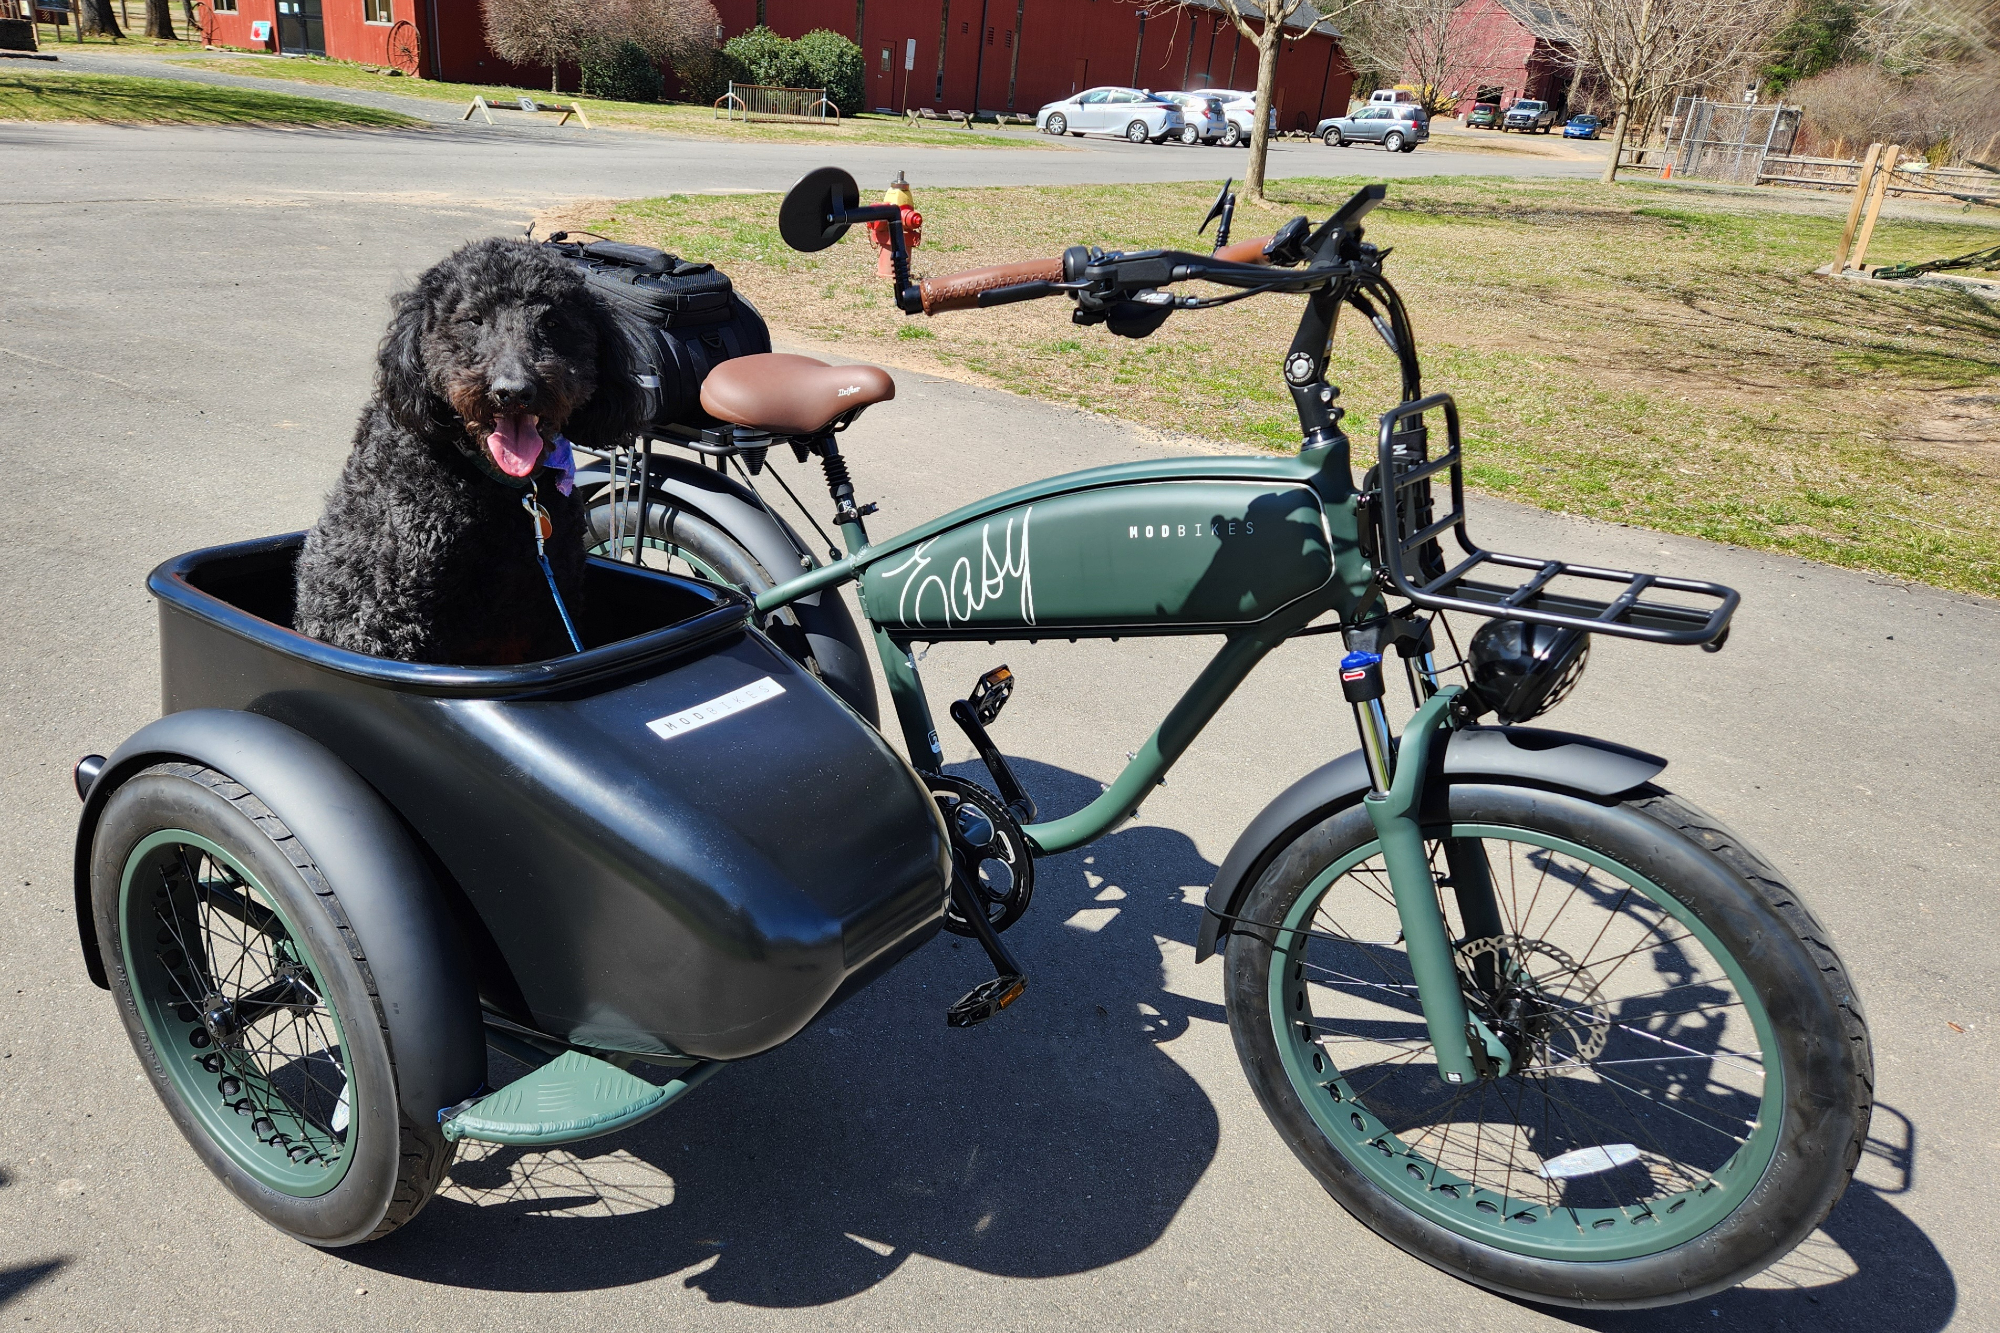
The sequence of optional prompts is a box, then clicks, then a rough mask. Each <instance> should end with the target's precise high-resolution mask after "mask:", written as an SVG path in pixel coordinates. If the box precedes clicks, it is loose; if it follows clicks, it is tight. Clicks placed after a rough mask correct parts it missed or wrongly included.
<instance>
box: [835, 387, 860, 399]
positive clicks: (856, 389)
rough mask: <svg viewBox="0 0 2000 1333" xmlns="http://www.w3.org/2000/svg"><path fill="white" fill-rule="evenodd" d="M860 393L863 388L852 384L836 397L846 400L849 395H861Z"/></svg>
mask: <svg viewBox="0 0 2000 1333" xmlns="http://www.w3.org/2000/svg"><path fill="white" fill-rule="evenodd" d="M860 392H861V386H860V385H859V384H850V385H848V386H847V387H846V388H845V389H842V390H841V391H840V392H839V393H836V394H835V395H834V397H835V398H845V397H847V395H849V394H851V393H860Z"/></svg>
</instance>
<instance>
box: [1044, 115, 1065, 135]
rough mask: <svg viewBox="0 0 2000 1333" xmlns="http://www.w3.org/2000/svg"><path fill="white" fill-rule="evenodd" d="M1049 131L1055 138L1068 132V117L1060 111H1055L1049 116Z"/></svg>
mask: <svg viewBox="0 0 2000 1333" xmlns="http://www.w3.org/2000/svg"><path fill="white" fill-rule="evenodd" d="M1049 133H1050V134H1053V135H1055V136H1056V137H1057V138H1061V137H1062V136H1063V135H1065V134H1067V133H1069V119H1068V117H1066V116H1064V115H1063V114H1062V112H1060V111H1058V112H1056V114H1054V115H1053V116H1050V117H1049Z"/></svg>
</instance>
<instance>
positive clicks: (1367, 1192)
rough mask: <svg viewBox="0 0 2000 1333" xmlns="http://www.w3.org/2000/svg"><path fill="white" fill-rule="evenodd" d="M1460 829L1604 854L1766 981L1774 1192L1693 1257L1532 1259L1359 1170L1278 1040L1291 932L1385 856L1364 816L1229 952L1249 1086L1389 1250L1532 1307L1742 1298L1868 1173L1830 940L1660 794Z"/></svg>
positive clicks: (1283, 855) (1760, 863)
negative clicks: (1776, 1075) (1321, 889)
mask: <svg viewBox="0 0 2000 1333" xmlns="http://www.w3.org/2000/svg"><path fill="white" fill-rule="evenodd" d="M1446 800H1447V804H1448V806H1449V811H1450V815H1449V817H1450V819H1451V821H1452V822H1454V823H1471V824H1483V825H1488V826H1499V827H1516V828H1520V829H1522V830H1524V831H1528V832H1533V831H1540V832H1541V833H1543V834H1545V835H1552V836H1556V837H1560V838H1564V839H1567V840H1569V841H1571V842H1573V843H1576V844H1578V845H1580V846H1585V847H1589V848H1591V849H1592V850H1594V851H1596V852H1597V853H1598V854H1600V855H1603V856H1606V857H1608V858H1610V859H1611V860H1612V861H1613V862H1614V863H1616V864H1619V865H1624V866H1627V867H1628V868H1629V869H1630V870H1632V871H1636V872H1638V873H1640V874H1643V875H1645V876H1646V877H1647V878H1649V879H1651V880H1652V882H1654V883H1656V884H1658V885H1659V886H1660V887H1661V888H1662V889H1664V890H1665V891H1666V892H1668V893H1670V894H1672V895H1673V897H1674V898H1675V899H1676V900H1678V901H1679V902H1680V903H1681V904H1683V905H1684V906H1685V907H1687V908H1689V909H1691V910H1693V911H1694V912H1695V914H1696V915H1697V917H1698V918H1700V919H1701V920H1702V921H1703V922H1704V923H1705V924H1706V925H1707V926H1708V928H1709V929H1710V930H1712V931H1714V932H1715V934H1716V935H1717V937H1718V938H1719V939H1721V940H1722V941H1723V942H1724V944H1725V947H1727V948H1728V949H1729V951H1730V953H1731V954H1732V955H1733V956H1734V957H1735V959H1736V962H1737V964H1738V966H1740V967H1742V968H1743V970H1744V972H1745V974H1746V975H1747V976H1748V977H1749V978H1750V980H1751V982H1752V984H1753V989H1754V990H1755V991H1756V993H1757V995H1758V997H1759V999H1760V1001H1761V1002H1762V1003H1763V1005H1764V1007H1765V1008H1766V1010H1767V1011H1768V1012H1769V1013H1770V1014H1771V1022H1772V1024H1773V1026H1774V1028H1775V1029H1776V1030H1777V1041H1776V1047H1777V1049H1776V1050H1773V1051H1766V1052H1765V1053H1764V1055H1765V1059H1766V1060H1767V1061H1773V1060H1775V1061H1776V1062H1777V1064H1778V1067H1779V1068H1780V1069H1781V1070H1782V1071H1783V1075H1784V1078H1785V1083H1784V1111H1783V1125H1782V1128H1781V1132H1780V1135H1779V1138H1778V1141H1777V1145H1776V1150H1775V1152H1774V1154H1773V1156H1772V1158H1771V1160H1770V1162H1769V1164H1768V1165H1767V1166H1766V1168H1765V1169H1764V1172H1763V1174H1762V1176H1761V1177H1760V1178H1759V1180H1758V1182H1757V1184H1756V1185H1755V1186H1754V1187H1753V1188H1752V1189H1751V1190H1750V1191H1749V1193H1748V1194H1747V1195H1746V1196H1745V1197H1744V1199H1743V1202H1742V1203H1740V1204H1739V1205H1738V1206H1737V1207H1736V1208H1735V1209H1734V1210H1733V1211H1732V1212H1730V1213H1729V1214H1727V1215H1726V1216H1724V1217H1722V1218H1720V1219H1719V1220H1718V1221H1717V1222H1716V1223H1715V1224H1714V1225H1713V1226H1711V1227H1709V1228H1708V1229H1707V1230H1705V1231H1704V1232H1702V1233H1701V1234H1700V1235H1697V1236H1695V1237H1693V1238H1692V1239H1689V1240H1686V1241H1684V1242H1682V1243H1680V1244H1678V1245H1673V1246H1671V1247H1670V1248H1665V1249H1662V1250H1658V1251H1655V1252H1652V1253H1648V1254H1641V1255H1638V1256H1636V1257H1633V1258H1627V1259H1606V1260H1596V1261H1571V1260H1555V1259H1544V1258H1537V1257H1531V1256H1528V1255H1523V1254H1517V1253H1514V1252H1511V1251H1508V1250H1505V1249H1502V1248H1499V1247H1498V1246H1495V1245H1492V1244H1489V1243H1487V1242H1485V1241H1481V1240H1475V1239H1473V1238H1471V1237H1469V1236H1467V1235H1463V1234H1460V1233H1459V1232H1456V1231H1453V1230H1450V1229H1448V1228H1446V1227H1443V1226H1441V1225H1439V1224H1437V1223H1434V1222H1432V1221H1430V1220H1428V1219H1426V1218H1423V1217H1421V1216H1419V1215H1418V1214H1416V1213H1415V1212H1412V1211H1411V1210H1409V1209H1408V1208H1407V1207H1406V1206H1405V1205H1404V1204H1403V1203H1401V1202H1400V1201H1398V1200H1397V1199H1396V1198H1394V1197H1393V1196H1392V1195H1390V1194H1389V1193H1387V1192H1385V1191H1383V1190H1381V1189H1380V1188H1378V1187H1377V1186H1376V1185H1375V1184H1373V1183H1372V1182H1371V1181H1370V1180H1369V1179H1368V1178H1367V1177H1366V1176H1365V1175H1363V1174H1362V1173H1361V1172H1360V1171H1359V1170H1358V1169H1357V1168H1355V1167H1354V1166H1353V1165H1351V1164H1350V1163H1348V1162H1347V1160H1346V1159H1345V1157H1343V1156H1342V1154H1341V1152H1340V1150H1339V1148H1338V1147H1336V1146H1334V1145H1333V1144H1332V1143H1331V1142H1329V1140H1328V1139H1327V1137H1326V1135H1325V1134H1324V1133H1323V1132H1322V1131H1321V1130H1320V1129H1319V1127H1318V1126H1317V1124H1316V1123H1315V1122H1314V1121H1313V1119H1312V1116H1311V1113H1310V1111H1309V1110H1308V1109H1307V1107H1306V1105H1305V1103H1304V1102H1303V1101H1302V1100H1301V1098H1300V1095H1299V1093H1298V1092H1297V1090H1296V1089H1295V1088H1294V1087H1293V1084H1292V1082H1291V1080H1290V1077H1289V1076H1288V1074H1287V1072H1286V1070H1285V1068H1284V1066H1283V1059H1282V1057H1281V1055H1280V1053H1279V1049H1278V1046H1277V1044H1276V1042H1277V1038H1276V1037H1275V1036H1274V1035H1273V1032H1272V1021H1271V1014H1270V1010H1269V1000H1268V996H1269V986H1268V983H1269V976H1270V967H1271V965H1272V960H1273V958H1274V956H1275V955H1274V944H1275V940H1276V932H1275V931H1272V930H1270V929H1268V928H1267V927H1265V926H1259V925H1251V924H1248V923H1275V922H1278V921H1282V920H1285V919H1286V914H1287V913H1288V912H1289V911H1290V910H1291V909H1292V907H1293V905H1294V904H1295V903H1296V902H1297V900H1298V899H1299V897H1300V896H1301V895H1302V894H1303V892H1304V891H1305V890H1306V889H1307V888H1308V887H1309V886H1310V884H1311V883H1312V882H1313V880H1314V877H1315V876H1316V875H1318V874H1319V873H1320V872H1321V871H1322V870H1323V869H1324V868H1325V867H1327V866H1329V865H1332V864H1333V863H1334V862H1335V861H1336V860H1337V859H1339V858H1340V857H1342V856H1345V855H1347V854H1349V853H1351V852H1352V851H1354V850H1356V849H1358V848H1360V847H1362V846H1364V845H1366V844H1367V843H1369V842H1371V841H1373V839H1374V832H1373V828H1372V826H1371V825H1370V824H1369V822H1368V818H1367V815H1366V813H1365V812H1364V811H1363V810H1361V808H1360V807H1359V806H1357V805H1348V806H1345V807H1343V808H1340V809H1336V810H1330V811H1328V812H1327V813H1326V814H1325V815H1324V816H1323V817H1322V818H1321V819H1319V820H1318V821H1317V822H1315V823H1314V824H1312V825H1309V826H1307V827H1306V828H1305V829H1304V830H1302V831H1301V832H1298V833H1296V834H1294V835H1292V836H1290V837H1288V838H1285V839H1283V840H1282V841H1281V842H1280V843H1274V844H1273V845H1272V847H1271V848H1269V849H1267V851H1266V852H1265V854H1264V855H1263V856H1262V857H1260V859H1259V862H1258V863H1257V864H1259V865H1261V866H1262V867H1263V869H1262V870H1261V871H1259V872H1258V877H1257V879H1256V880H1255V882H1254V885H1253V887H1252V889H1251V890H1250V892H1249V894H1248V895H1247V896H1246V897H1245V899H1244V900H1243V902H1242V903H1241V904H1240V906H1239V907H1238V909H1237V912H1238V915H1239V918H1240V920H1239V924H1238V925H1237V926H1236V927H1235V928H1234V930H1233V931H1232V933H1231V934H1230V935H1229V937H1228V938H1227V941H1226V945H1225V985H1224V991H1225V996H1226V999H1227V1001H1228V1009H1229V1021H1230V1029H1231V1032H1232V1034H1233V1035H1234V1037H1235V1041H1236V1049H1237V1054H1238V1056H1239V1057H1240V1059H1241V1061H1242V1063H1243V1068H1244V1072H1245V1074H1246V1075H1247V1076H1248V1078H1249V1080H1250V1083H1251V1085H1252V1087H1253V1088H1254V1089H1255V1090H1256V1092H1257V1096H1258V1100H1259V1101H1260V1102H1261V1103H1262V1104H1263V1107H1264V1110H1265V1113H1266V1114H1267V1115H1268V1116H1269V1117H1270V1119H1271V1122H1272V1125H1273V1126H1274V1127H1275V1128H1276V1129H1277V1130H1278V1132H1279V1135H1280V1137H1281V1138H1283V1139H1284V1141H1285V1143H1286V1145H1287V1146H1288V1147H1290V1148H1291V1149H1292V1151H1293V1152H1294V1153H1295V1154H1297V1156H1298V1158H1299V1160H1300V1161H1301V1162H1302V1163H1303V1164H1304V1165H1305V1166H1306V1168H1307V1169H1308V1170H1310V1171H1311V1172H1312V1173H1313V1175H1314V1176H1315V1177H1317V1178H1318V1179H1319V1181H1320V1183H1321V1184H1322V1185H1323V1186H1324V1187H1325V1188H1326V1190H1327V1192H1328V1193H1329V1194H1331V1195H1333V1197H1334V1198H1335V1200H1336V1201H1338V1202H1339V1203H1340V1204H1341V1205H1342V1206H1343V1207H1344V1208H1346V1209H1347V1210H1348V1211H1349V1212H1351V1213H1353V1214H1354V1215H1355V1217H1357V1218H1358V1219H1359V1220H1360V1221H1362V1222H1363V1223H1365V1224H1366V1225H1367V1226H1369V1227H1370V1228H1371V1229H1373V1230H1374V1231H1376V1232H1377V1233H1378V1234H1380V1235H1381V1236H1383V1237H1384V1238H1386V1239H1388V1240H1389V1241H1391V1242H1393V1243H1394V1244H1396V1245H1397V1246H1399V1247H1400V1248H1402V1249H1404V1250H1406V1251H1408V1252H1409V1253H1411V1254H1413V1255H1415V1256H1416V1257H1417V1258H1420V1259H1422V1260H1424V1261H1425V1262H1427V1263H1429V1264H1431V1265H1433V1266H1435V1267H1437V1268H1440V1269H1443V1270H1444V1271H1446V1272H1448V1273H1451V1274H1453V1275H1454V1276H1457V1277H1460V1278H1462V1279H1465V1280H1467V1281H1470V1282H1474V1283H1477V1284H1478V1285H1480V1286H1484V1287H1487V1288H1489V1289H1492V1290H1495V1291H1499V1292H1502V1293H1505V1294H1507V1295H1510V1296H1514V1297H1518V1298H1522V1299H1525V1300H1530V1301H1538V1302H1545V1303H1549V1304H1555V1305H1566V1306H1576V1307H1591V1308H1625V1309H1636V1308H1643V1307H1648V1306H1658V1305H1669V1304H1674V1303H1676V1302H1680V1301H1686V1300H1693V1299H1696V1298H1699V1297H1702V1296H1707V1295H1710V1294H1713V1293H1715V1292H1717V1291H1721V1290H1724V1289H1726V1288H1728V1287H1731V1286H1734V1285H1736V1284H1737V1283H1739V1282H1742V1281H1743V1280H1745V1279H1746V1278H1748V1277H1750V1276H1752V1275H1754V1274H1755V1273H1756V1272H1758V1271H1759V1270H1761V1269H1762V1268H1764V1267H1766V1266H1767V1265H1769V1264H1771V1263H1773V1262H1775V1261H1776V1260H1777V1259H1779V1258H1780V1257H1782V1256H1783V1255H1784V1254H1786V1253H1788V1252H1789V1251H1790V1250H1791V1249H1792V1248H1793V1247H1794V1246H1796V1245H1797V1244H1798V1243H1799V1242H1800V1241H1802V1240H1804V1239H1805V1238H1806V1237H1807V1236H1809V1235H1810V1234H1811V1233H1812V1232H1813V1231H1814V1230H1815V1229H1816V1228H1817V1227H1818V1226H1819V1225H1820V1224H1821V1223H1822V1222H1823V1221H1825V1219H1826V1216H1827V1214H1828V1213H1829V1212H1831V1211H1832V1209H1833V1206H1834V1204H1835V1203H1836V1202H1838V1201H1839V1198H1840V1196H1841V1194H1842V1192H1843V1191H1844V1190H1845V1189H1846V1188H1847V1184H1848V1181H1849V1180H1850V1178H1851V1177H1852V1176H1853V1174H1854V1168H1855V1165H1856V1163H1857V1162H1858V1161H1859V1160H1860V1156H1861V1150H1862V1145H1863V1143H1864V1142H1865V1141H1866V1139H1867V1137H1868V1122H1869V1116H1870V1113H1871V1111H1872V1109H1873V1103H1874V1066H1873V1054H1872V1051H1871V1049H1870V1045H1869V1037H1868V1027H1867V1023H1866V1020H1865V1018H1864V1016H1863V1014H1862V1009H1861V1004H1860V1001H1859V1000H1858V999H1857V998H1856V995H1855V991H1854V987H1853V984H1852V982H1851V981H1850V980H1849V978H1848V974H1847V969H1846V967H1845V965H1844V964H1843V963H1842V962H1841V959H1840V956H1839V954H1838V953H1837V952H1835V950H1834V947H1833V944H1832V942H1831V940H1830V939H1829V937H1828V933H1827V931H1826V929H1825V927H1824V926H1823V925H1822V924H1821V923H1820V921H1819V920H1818V918H1816V917H1815V916H1814V915H1813V913H1812V912H1811V911H1810V910H1809V909H1808V908H1807V907H1806V905H1805V904H1804V903H1803V902H1802V901H1801V900H1800V898H1799V895H1798V894H1797V893H1796V892H1795V891H1794V890H1793V888H1792V886H1791V885H1790V884H1789V883H1787V882H1786V880H1785V878H1784V876H1783V875H1781V874H1780V873H1779V872H1778V871H1777V870H1776V869H1775V868H1774V867H1773V866H1772V865H1771V864H1770V863H1769V862H1768V861H1766V860H1765V859H1764V858H1763V857H1762V856H1760V855H1758V854H1757V853H1756V852H1755V851H1753V850H1752V849H1751V848H1750V847H1749V846H1748V845H1747V844H1746V843H1745V842H1744V841H1743V840H1742V839H1741V838H1740V837H1738V836H1737V835H1736V834H1735V833H1733V832H1731V831H1730V830H1729V829H1728V828H1726V827H1725V826H1724V825H1723V824H1721V823H1720V822H1719V821H1717V820H1716V819H1715V818H1713V817H1712V816H1710V815H1708V814H1707V813H1705V812H1703V811H1701V810H1699V809H1697V808H1695V807H1694V806H1693V805H1691V804H1689V803H1687V802H1685V801H1683V800H1681V799H1680V798H1678V797H1676V796H1674V795H1673V794H1671V793H1669V792H1667V791H1664V790H1662V789H1660V788H1657V787H1650V786H1649V787H1645V788H1641V789H1639V790H1637V791H1635V792H1633V793H1630V794H1628V795H1627V796H1626V797H1625V798H1624V799H1623V800H1612V801H1592V800H1590V799H1587V798H1583V797H1578V796H1572V795H1568V794H1564V793H1558V792H1551V791H1546V790H1541V789H1534V788H1528V787H1524V786H1515V785H1511V784H1506V783H1492V782H1486V783H1481V782H1476V781H1467V782H1462V783H1455V784H1453V785H1452V786H1451V787H1450V789H1449V791H1448V795H1447V797H1446Z"/></svg>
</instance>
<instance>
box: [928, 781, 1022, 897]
mask: <svg viewBox="0 0 2000 1333" xmlns="http://www.w3.org/2000/svg"><path fill="white" fill-rule="evenodd" d="M924 781H925V783H926V784H927V785H928V786H929V787H930V789H931V795H932V796H933V797H934V798H935V799H936V801H937V803H938V809H939V810H941V811H943V813H944V824H945V828H946V830H947V831H948V832H949V833H950V835H951V865H952V873H953V874H954V875H955V876H960V877H964V878H965V879H966V880H967V882H968V883H969V884H970V885H971V888H972V896H973V897H974V898H975V899H977V900H978V901H979V902H982V903H984V904H985V905H986V920H987V923H988V924H989V925H991V926H992V927H993V929H995V930H1005V929H1007V927H1009V926H1011V925H1013V924H1014V923H1015V922H1016V921H1019V920H1020V919H1021V914H1022V913H1024V912H1026V911H1027V910H1028V900H1029V898H1031V897H1033V896H1034V892H1035V858H1034V854H1033V853H1032V852H1031V851H1030V850H1029V848H1028V835H1027V834H1025V833H1023V832H1022V831H1021V825H1020V822H1019V821H1018V820H1016V819H1015V818H1014V816H1013V815H1011V814H1009V813H1008V811H1007V807H1006V806H1005V805H1002V804H1001V802H1000V798H999V797H997V796H995V795H994V794H993V793H992V792H990V791H988V790H986V788H984V787H982V786H980V785H979V784H978V783H976V782H971V781H968V780H967V779H965V778H955V777H952V776H950V775H949V774H945V773H927V774H925V775H924ZM982 821H983V822H982ZM987 828H990V829H991V830H992V834H991V836H990V837H988V838H987V839H986V841H985V842H984V843H983V844H981V843H979V842H976V841H975V839H976V838H978V837H979V836H981V835H982V834H983V832H984V830H985V829H987ZM944 928H945V929H946V930H948V931H950V932H952V934H954V935H968V936H969V935H971V934H972V923H971V922H969V921H967V920H966V919H965V917H964V916H963V915H961V914H960V912H959V910H958V903H957V901H956V900H955V899H954V900H953V901H952V902H951V903H949V904H948V905H947V906H946V908H945V914H944Z"/></svg>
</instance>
